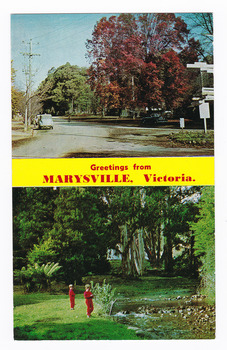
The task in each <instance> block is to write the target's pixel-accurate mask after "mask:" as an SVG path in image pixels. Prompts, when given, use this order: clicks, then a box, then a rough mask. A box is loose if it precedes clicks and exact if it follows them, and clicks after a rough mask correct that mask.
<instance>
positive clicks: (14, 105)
mask: <svg viewBox="0 0 227 350" xmlns="http://www.w3.org/2000/svg"><path fill="white" fill-rule="evenodd" d="M15 76H16V71H15V69H14V68H13V61H11V110H12V118H14V117H15V116H16V115H17V114H21V113H22V111H23V108H22V105H23V101H24V93H23V92H21V91H19V90H18V89H16V87H15V86H14V81H15Z"/></svg>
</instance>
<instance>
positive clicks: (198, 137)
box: [168, 131, 214, 148]
mask: <svg viewBox="0 0 227 350" xmlns="http://www.w3.org/2000/svg"><path fill="white" fill-rule="evenodd" d="M168 138H169V140H170V141H172V142H173V143H174V144H176V145H177V144H179V145H181V146H182V145H185V146H188V147H208V148H212V147H214V132H213V131H208V132H207V133H206V134H205V133H204V132H203V131H196V132H192V131H184V132H182V131H181V132H179V133H173V134H171V135H169V136H168Z"/></svg>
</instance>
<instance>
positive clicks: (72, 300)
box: [69, 284, 75, 310]
mask: <svg viewBox="0 0 227 350" xmlns="http://www.w3.org/2000/svg"><path fill="white" fill-rule="evenodd" d="M69 300H70V307H71V310H74V307H75V293H74V290H73V285H72V284H70V285H69Z"/></svg>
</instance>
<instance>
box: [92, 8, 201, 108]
mask: <svg viewBox="0 0 227 350" xmlns="http://www.w3.org/2000/svg"><path fill="white" fill-rule="evenodd" d="M188 34H189V31H188V29H187V26H186V24H185V22H184V21H183V20H182V19H181V18H180V17H176V16H175V15H174V14H173V13H167V14H166V13H160V14H158V13H156V14H121V15H119V16H112V17H110V18H109V19H108V20H107V19H106V18H105V17H104V18H102V19H101V20H100V21H99V22H98V23H97V24H96V26H95V28H94V31H93V34H92V39H91V40H88V41H87V57H88V58H89V60H90V63H91V66H90V68H89V71H88V72H89V83H90V85H91V88H92V89H93V90H94V91H95V92H96V94H97V96H98V97H99V98H100V102H101V104H102V106H103V110H104V109H111V108H118V109H120V110H121V109H122V108H135V107H139V108H141V109H142V108H145V107H147V108H148V109H150V108H153V107H165V108H168V109H173V108H177V107H178V106H179V105H180V104H181V102H182V101H183V99H184V96H185V94H186V92H187V89H188V87H189V82H188V79H187V75H186V74H185V72H186V63H192V62H194V61H195V60H196V59H197V58H198V54H197V52H198V51H197V50H196V49H197V47H196V45H199V44H198V43H197V42H196V41H193V40H192V39H191V40H188ZM187 57H188V61H187Z"/></svg>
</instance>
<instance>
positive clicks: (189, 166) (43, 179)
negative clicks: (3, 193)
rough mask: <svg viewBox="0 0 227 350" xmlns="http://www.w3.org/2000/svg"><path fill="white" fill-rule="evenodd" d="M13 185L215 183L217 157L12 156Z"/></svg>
mask: <svg viewBox="0 0 227 350" xmlns="http://www.w3.org/2000/svg"><path fill="white" fill-rule="evenodd" d="M12 185H13V187H33V186H34V187H40V186H43V187H56V186H58V187H59V186H191V185H214V157H182V158H181V157H174V158H86V159H84V158H81V159H80V158H79V159H78V158H77V159H75V158H73V159H72V158H70V159H65V158H64V159H13V160H12Z"/></svg>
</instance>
